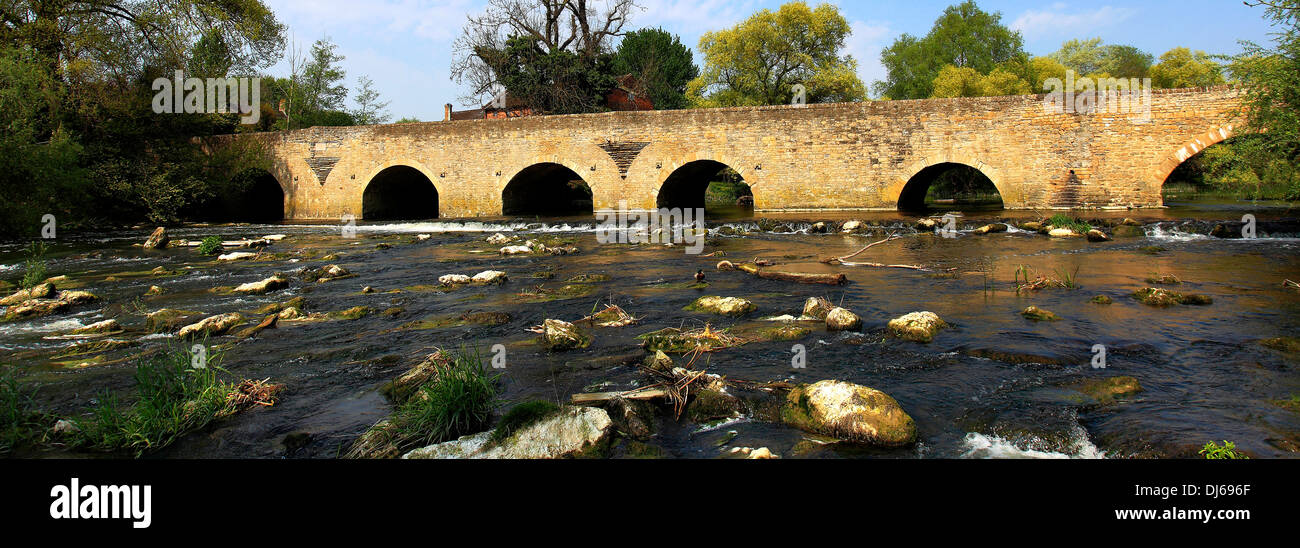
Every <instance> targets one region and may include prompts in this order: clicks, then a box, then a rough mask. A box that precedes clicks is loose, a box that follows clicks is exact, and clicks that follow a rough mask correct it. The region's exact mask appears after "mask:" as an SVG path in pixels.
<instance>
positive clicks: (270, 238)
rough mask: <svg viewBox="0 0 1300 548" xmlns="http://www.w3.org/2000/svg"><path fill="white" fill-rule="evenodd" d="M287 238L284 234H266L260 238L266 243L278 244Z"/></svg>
mask: <svg viewBox="0 0 1300 548" xmlns="http://www.w3.org/2000/svg"><path fill="white" fill-rule="evenodd" d="M288 237H289V236H288V235H286V234H267V235H266V236H262V239H263V240H266V241H268V242H278V241H281V240H283V239H285V238H288Z"/></svg>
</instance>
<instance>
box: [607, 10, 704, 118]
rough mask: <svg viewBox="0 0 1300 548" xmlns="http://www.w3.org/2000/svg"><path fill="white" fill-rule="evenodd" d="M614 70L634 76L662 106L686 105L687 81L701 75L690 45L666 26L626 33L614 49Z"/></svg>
mask: <svg viewBox="0 0 1300 548" xmlns="http://www.w3.org/2000/svg"><path fill="white" fill-rule="evenodd" d="M613 70H614V73H615V74H617V75H620V76H621V75H623V74H631V75H633V76H635V77H636V78H637V80H638V81H639V82H640V83H641V85H642V86H644V88H645V89H644V90H641V92H642V93H645V94H646V95H647V96H649V98H650V101H651V102H653V103H654V107H655V108H656V109H660V110H669V109H681V108H686V107H687V106H688V102H687V100H686V85H687V84H688V83H690V81H691V80H693V79H695V78H696V77H697V76H699V75H700V68H699V67H697V66H695V59H694V56H693V55H692V54H691V50H690V48H688V47H686V46H684V45H682V42H681V40H680V39H679V38H678V37H677V36H676V35H674V34H672V33H669V32H668V31H665V30H663V29H641V30H637V31H632V32H629V33H627V36H624V37H623V41H622V42H621V43H620V44H619V46H618V51H616V52H615V53H614V60H613Z"/></svg>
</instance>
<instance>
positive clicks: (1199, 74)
mask: <svg viewBox="0 0 1300 548" xmlns="http://www.w3.org/2000/svg"><path fill="white" fill-rule="evenodd" d="M1222 83H1224V79H1223V67H1221V66H1220V65H1219V63H1216V62H1215V61H1214V60H1213V59H1211V58H1210V56H1209V55H1206V54H1205V52H1203V51H1196V52H1193V51H1192V50H1190V49H1187V48H1181V47H1180V48H1174V49H1171V50H1169V51H1167V52H1165V54H1164V55H1161V56H1160V64H1158V65H1156V66H1154V67H1151V85H1153V86H1155V87H1157V88H1187V87H1197V86H1213V85H1218V84H1222Z"/></svg>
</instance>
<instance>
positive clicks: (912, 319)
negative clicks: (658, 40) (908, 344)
mask: <svg viewBox="0 0 1300 548" xmlns="http://www.w3.org/2000/svg"><path fill="white" fill-rule="evenodd" d="M945 327H948V324H947V323H946V322H944V321H943V320H941V319H939V315H938V314H935V313H934V312H928V311H927V312H912V313H910V314H906V315H903V316H901V317H898V318H894V319H892V320H890V321H889V332H890V334H892V335H894V336H895V337H898V338H900V339H903V340H908V341H913V342H919V343H928V342H930V341H932V340H934V335H935V333H938V332H939V330H940V329H943V328H945Z"/></svg>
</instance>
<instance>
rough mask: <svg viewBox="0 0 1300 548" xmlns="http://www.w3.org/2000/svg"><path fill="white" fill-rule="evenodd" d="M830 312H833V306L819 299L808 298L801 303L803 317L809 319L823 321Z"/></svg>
mask: <svg viewBox="0 0 1300 548" xmlns="http://www.w3.org/2000/svg"><path fill="white" fill-rule="evenodd" d="M832 310H835V305H833V304H831V302H830V301H828V300H826V299H823V298H821V297H808V300H806V301H804V303H803V315H804V316H806V317H809V318H816V319H818V320H824V319H826V315H827V314H830V312H831V311H832Z"/></svg>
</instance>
